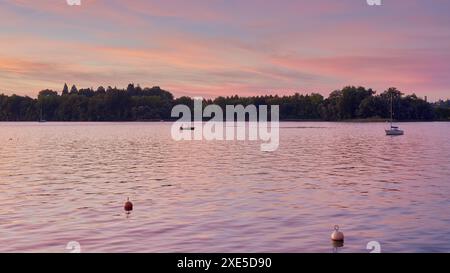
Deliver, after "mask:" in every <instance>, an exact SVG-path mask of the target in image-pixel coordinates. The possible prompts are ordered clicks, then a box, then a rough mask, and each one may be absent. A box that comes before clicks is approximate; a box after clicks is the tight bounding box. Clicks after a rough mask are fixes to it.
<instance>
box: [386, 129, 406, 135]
mask: <svg viewBox="0 0 450 273" xmlns="http://www.w3.org/2000/svg"><path fill="white" fill-rule="evenodd" d="M404 134H405V132H404V131H402V130H398V129H395V130H386V135H387V136H402V135H404Z"/></svg>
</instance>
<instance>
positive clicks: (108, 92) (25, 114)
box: [0, 84, 450, 121]
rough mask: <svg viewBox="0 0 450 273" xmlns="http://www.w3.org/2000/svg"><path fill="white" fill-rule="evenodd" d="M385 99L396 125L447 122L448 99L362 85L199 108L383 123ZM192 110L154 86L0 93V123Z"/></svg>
mask: <svg viewBox="0 0 450 273" xmlns="http://www.w3.org/2000/svg"><path fill="white" fill-rule="evenodd" d="M391 99H392V101H393V105H394V110H395V111H394V118H395V119H396V120H399V121H413V120H414V121H431V120H450V101H449V100H447V101H439V102H435V103H429V102H427V101H426V100H424V99H422V98H419V97H417V96H416V95H414V94H412V95H405V94H403V93H402V92H401V91H399V90H397V89H396V88H389V89H387V90H385V91H384V92H382V93H380V94H377V93H376V92H375V91H374V90H372V89H370V88H368V89H366V88H365V87H355V86H347V87H344V88H343V89H340V90H336V91H333V92H332V93H331V94H330V95H329V96H328V97H327V98H324V97H323V96H322V95H320V94H318V93H311V94H306V95H302V94H299V93H296V94H294V95H290V96H277V95H268V96H253V97H240V96H237V95H235V96H228V97H217V98H215V99H206V100H204V101H203V105H204V106H206V105H209V104H217V105H219V106H221V107H222V108H223V109H224V111H225V106H226V105H244V106H246V105H250V104H253V105H256V106H257V107H258V106H259V105H279V106H280V120H326V121H342V120H352V119H389V118H390V109H391ZM178 104H185V105H188V106H190V107H191V108H193V104H194V101H193V99H192V98H190V97H180V98H174V96H173V95H172V94H171V93H170V92H168V91H165V90H163V89H161V88H160V87H152V88H141V87H140V86H139V85H137V86H135V85H134V84H129V85H128V87H127V88H126V89H118V88H116V87H114V88H113V87H107V88H104V87H102V86H100V87H98V88H97V89H96V90H94V89H93V88H85V89H77V87H76V86H75V85H73V86H72V87H71V88H70V89H69V88H68V86H67V84H65V85H64V88H63V89H62V90H61V91H60V92H59V93H58V92H57V91H53V90H48V89H46V90H43V91H41V92H39V95H38V97H37V98H30V97H27V96H18V95H11V96H7V95H4V94H0V121H38V120H46V121H154V120H172V119H173V118H172V117H171V110H172V107H173V106H174V105H178Z"/></svg>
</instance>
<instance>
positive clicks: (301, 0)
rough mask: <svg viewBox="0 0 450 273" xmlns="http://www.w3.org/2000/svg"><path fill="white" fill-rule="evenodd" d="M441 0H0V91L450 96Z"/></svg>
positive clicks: (445, 9) (449, 52)
mask: <svg viewBox="0 0 450 273" xmlns="http://www.w3.org/2000/svg"><path fill="white" fill-rule="evenodd" d="M448 14H450V1H448V0H428V1H424V0H383V1H382V5H381V6H369V5H368V4H367V3H366V0H127V1H123V0H81V6H69V5H67V2H66V0H39V1H35V0H0V93H5V94H13V93H16V94H19V95H28V96H32V97H35V96H36V95H37V93H38V92H39V91H40V90H43V89H47V88H49V89H53V90H56V91H61V90H62V87H63V85H64V83H67V84H69V85H71V84H76V85H77V87H79V88H81V87H94V88H96V87H98V86H100V85H102V86H105V87H107V86H113V87H114V86H117V87H120V88H125V87H126V86H127V84H128V83H135V84H140V85H141V86H143V87H144V86H149V87H151V86H161V88H163V89H165V90H168V91H171V92H172V93H173V94H174V95H175V96H177V97H179V96H184V95H189V96H203V97H208V98H209V97H216V96H220V95H222V96H226V95H234V94H237V95H240V96H247V95H265V94H280V95H283V94H293V93H295V92H298V93H311V92H318V93H321V94H323V95H325V96H326V95H328V94H329V93H330V92H331V91H333V90H336V89H340V88H342V87H344V86H347V85H358V86H359V85H362V86H366V87H371V88H373V89H375V90H377V91H378V92H382V91H384V90H385V89H387V88H388V87H391V86H395V87H397V88H398V89H400V90H401V91H403V92H404V93H407V94H411V93H416V94H417V95H418V96H421V97H424V96H428V98H429V99H431V100H437V99H440V98H443V99H446V98H450V76H449V75H450V16H449V15H448Z"/></svg>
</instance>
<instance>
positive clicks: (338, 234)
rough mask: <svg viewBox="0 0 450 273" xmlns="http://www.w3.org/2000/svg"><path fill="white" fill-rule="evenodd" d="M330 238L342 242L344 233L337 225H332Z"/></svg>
mask: <svg viewBox="0 0 450 273" xmlns="http://www.w3.org/2000/svg"><path fill="white" fill-rule="evenodd" d="M331 240H333V241H335V242H343V241H344V233H342V232H340V231H339V226H338V225H335V226H334V231H333V233H332V234H331Z"/></svg>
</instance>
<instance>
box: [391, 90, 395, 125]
mask: <svg viewBox="0 0 450 273" xmlns="http://www.w3.org/2000/svg"><path fill="white" fill-rule="evenodd" d="M393 122H394V95H392V93H391V127H392V123H393Z"/></svg>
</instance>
